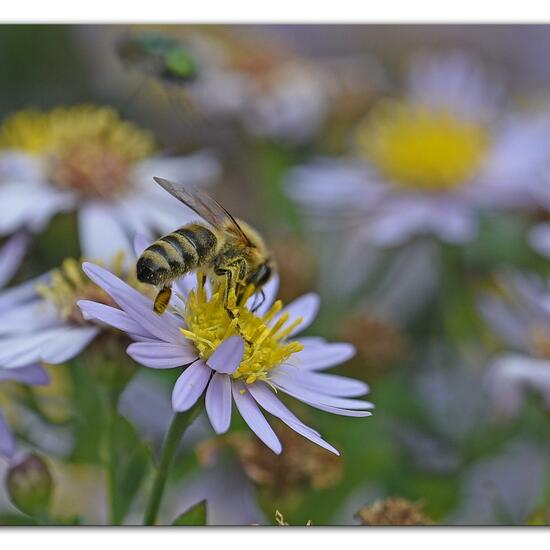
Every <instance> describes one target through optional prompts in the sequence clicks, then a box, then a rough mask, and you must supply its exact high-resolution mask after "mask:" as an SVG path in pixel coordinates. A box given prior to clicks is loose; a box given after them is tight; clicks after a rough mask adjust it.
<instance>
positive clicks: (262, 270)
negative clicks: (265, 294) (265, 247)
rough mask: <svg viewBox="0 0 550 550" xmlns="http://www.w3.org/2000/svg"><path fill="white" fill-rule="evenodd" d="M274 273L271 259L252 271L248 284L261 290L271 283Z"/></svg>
mask: <svg viewBox="0 0 550 550" xmlns="http://www.w3.org/2000/svg"><path fill="white" fill-rule="evenodd" d="M272 273H273V262H272V261H271V259H267V260H265V261H264V262H262V263H261V264H260V265H258V267H256V268H255V269H254V270H252V271H251V273H250V274H249V276H248V279H247V281H246V282H247V283H248V284H252V285H254V286H255V287H256V288H261V287H262V286H263V285H265V283H267V281H269V278H270V277H271V274H272Z"/></svg>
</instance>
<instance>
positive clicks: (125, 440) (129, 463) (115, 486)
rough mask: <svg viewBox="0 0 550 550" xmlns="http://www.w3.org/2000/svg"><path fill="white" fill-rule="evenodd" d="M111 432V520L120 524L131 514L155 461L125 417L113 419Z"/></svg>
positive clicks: (147, 447)
mask: <svg viewBox="0 0 550 550" xmlns="http://www.w3.org/2000/svg"><path fill="white" fill-rule="evenodd" d="M110 429H111V434H110V437H111V456H109V458H108V462H109V469H110V470H111V487H110V491H111V505H112V521H113V523H114V524H115V525H119V524H121V523H122V522H123V521H124V518H125V517H126V515H127V514H128V510H129V509H130V506H131V504H132V501H133V500H134V497H135V496H136V493H137V492H138V490H139V488H140V486H141V484H142V482H143V479H144V477H145V474H146V472H147V470H148V468H149V467H150V465H151V463H152V458H151V453H150V449H149V446H148V445H147V444H145V443H143V442H142V441H141V440H140V438H139V436H138V435H137V433H136V431H135V429H134V428H133V426H132V425H131V424H130V423H129V422H128V421H127V420H126V419H125V418H123V417H122V416H119V415H116V416H114V417H113V419H112V425H111V426H110Z"/></svg>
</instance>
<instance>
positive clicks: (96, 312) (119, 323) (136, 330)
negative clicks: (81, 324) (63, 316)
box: [76, 300, 152, 338]
mask: <svg viewBox="0 0 550 550" xmlns="http://www.w3.org/2000/svg"><path fill="white" fill-rule="evenodd" d="M76 305H77V306H78V307H79V308H80V311H81V312H82V316H83V317H84V319H86V320H92V319H93V320H95V321H99V322H100V323H104V324H106V325H108V326H111V327H114V328H117V329H118V330H122V331H124V332H127V333H128V334H133V335H137V336H142V337H144V338H151V337H152V334H151V333H150V332H148V331H146V330H145V329H144V328H143V327H142V326H141V325H140V324H138V323H136V322H135V321H134V320H133V319H132V318H131V317H130V316H129V315H128V314H127V313H126V312H124V311H122V310H121V309H117V308H115V307H112V306H108V305H105V304H100V303H98V302H92V301H90V300H79V301H78V302H77V304H76Z"/></svg>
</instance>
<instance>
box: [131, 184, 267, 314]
mask: <svg viewBox="0 0 550 550" xmlns="http://www.w3.org/2000/svg"><path fill="white" fill-rule="evenodd" d="M154 180H155V181H156V182H157V183H158V184H159V185H160V186H161V187H163V188H164V189H165V190H166V191H168V192H169V193H170V194H171V195H173V196H174V197H176V198H177V199H178V200H179V201H181V202H182V203H183V204H185V205H186V206H188V207H189V208H191V209H192V210H193V211H195V212H196V213H197V214H198V215H199V216H200V217H201V218H202V219H203V220H204V221H206V222H207V224H208V225H204V224H202V223H189V224H187V225H184V226H183V227H181V228H179V229H176V230H175V231H173V232H172V233H169V234H168V235H165V236H164V237H161V238H160V239H158V240H157V241H155V242H154V243H153V244H152V245H150V246H149V247H147V248H146V249H145V250H144V252H143V253H142V255H141V256H140V257H139V259H138V261H137V266H136V271H137V278H138V280H139V281H140V282H142V283H148V284H151V285H155V286H160V287H161V288H160V290H159V292H158V294H157V297H156V299H155V302H154V304H153V310H154V311H155V312H156V313H158V314H162V313H164V312H165V311H166V308H167V307H168V302H169V301H170V297H171V295H172V290H171V284H172V282H173V281H174V280H175V279H178V278H180V277H182V276H183V275H185V274H186V273H189V272H190V271H195V270H200V271H203V272H204V273H205V274H206V275H208V276H209V277H210V278H211V279H212V280H217V279H218V280H219V279H220V278H224V279H225V283H226V284H225V285H224V305H225V308H226V309H227V310H228V312H229V313H230V314H231V312H230V309H231V308H230V307H229V297H230V294H231V291H234V293H235V297H236V299H237V303H238V302H239V299H240V298H242V296H243V294H244V290H245V289H246V288H247V287H248V286H249V285H253V286H254V287H255V288H256V289H257V290H260V291H261V288H262V286H263V285H264V284H265V283H266V282H267V281H268V280H269V278H270V277H271V274H272V273H273V271H274V261H273V259H272V258H271V256H270V254H269V253H268V251H267V249H266V246H265V243H264V241H263V239H262V237H261V236H260V235H259V234H258V233H257V232H256V231H255V230H254V229H252V227H250V226H249V225H248V224H247V223H245V222H243V221H241V220H239V221H237V220H236V219H235V218H234V217H233V216H232V215H231V214H230V213H229V212H228V211H227V210H226V209H225V208H224V207H223V206H221V205H220V204H219V203H218V202H217V201H215V200H214V199H213V198H212V197H210V196H208V195H207V194H205V193H203V192H201V191H199V190H198V189H191V188H189V189H185V188H184V187H183V186H180V185H178V184H176V183H173V182H171V181H168V180H166V179H163V178H154ZM262 295H263V293H262Z"/></svg>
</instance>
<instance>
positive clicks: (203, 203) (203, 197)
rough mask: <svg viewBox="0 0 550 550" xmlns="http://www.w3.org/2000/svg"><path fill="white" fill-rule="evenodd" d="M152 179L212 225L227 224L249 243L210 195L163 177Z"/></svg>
mask: <svg viewBox="0 0 550 550" xmlns="http://www.w3.org/2000/svg"><path fill="white" fill-rule="evenodd" d="M153 179H154V180H155V181H156V182H157V183H158V184H159V185H160V186H161V187H162V188H163V189H164V190H166V191H168V193H170V194H171V195H172V196H173V197H175V198H176V199H178V200H179V201H180V202H182V203H183V204H185V206H187V207H189V208H191V210H193V211H194V212H196V213H197V214H198V215H199V216H200V217H201V218H203V219H204V220H206V221H207V222H208V223H209V224H210V225H211V226H212V227H214V228H216V229H219V230H221V229H227V226H229V227H230V228H232V229H233V232H234V233H235V234H236V235H237V236H238V237H239V238H241V239H242V241H243V242H244V243H245V244H247V245H250V244H251V243H250V241H249V240H248V237H247V236H246V234H245V233H244V231H243V230H242V228H241V226H240V225H239V224H238V223H237V221H236V220H235V218H234V217H233V216H232V215H231V214H230V213H229V212H228V211H227V210H226V209H225V208H224V207H223V206H222V205H221V204H220V203H219V202H218V201H216V200H215V199H213V198H212V197H211V196H209V195H207V194H206V193H204V192H202V191H200V190H199V189H197V188H194V187H189V186H183V185H181V184H177V183H174V182H173V181H169V180H166V179H164V178H153Z"/></svg>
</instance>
